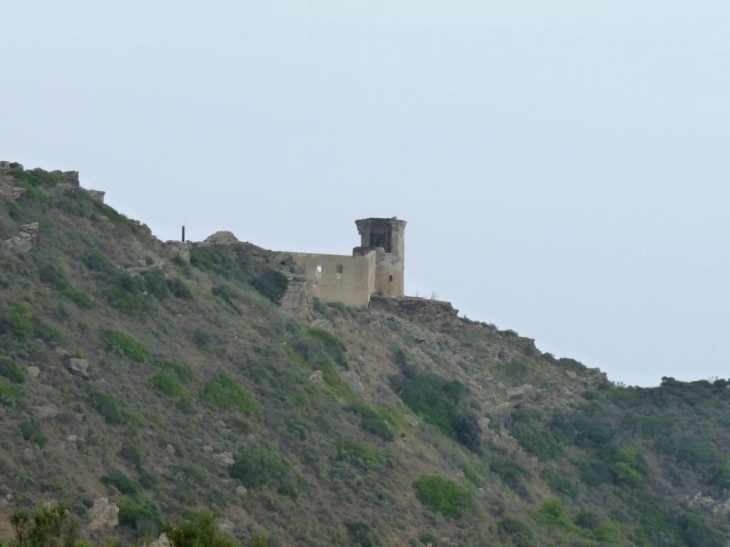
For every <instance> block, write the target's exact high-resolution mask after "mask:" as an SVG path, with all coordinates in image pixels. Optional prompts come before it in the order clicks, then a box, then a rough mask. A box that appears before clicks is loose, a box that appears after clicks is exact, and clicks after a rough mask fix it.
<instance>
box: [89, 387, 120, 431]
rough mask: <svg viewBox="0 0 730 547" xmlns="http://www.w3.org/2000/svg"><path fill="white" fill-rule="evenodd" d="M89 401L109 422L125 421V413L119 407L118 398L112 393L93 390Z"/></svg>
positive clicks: (115, 423)
mask: <svg viewBox="0 0 730 547" xmlns="http://www.w3.org/2000/svg"><path fill="white" fill-rule="evenodd" d="M89 402H90V403H91V406H92V408H94V410H96V411H97V412H98V413H99V414H101V416H102V417H103V418H104V419H105V420H106V422H107V423H109V424H111V425H118V424H122V423H124V421H125V420H124V415H123V414H122V411H121V410H120V409H119V405H118V404H117V401H116V399H115V398H114V396H113V395H111V394H110V393H107V392H105V391H99V390H93V391H92V392H91V393H90V394H89Z"/></svg>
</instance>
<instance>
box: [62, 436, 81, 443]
mask: <svg viewBox="0 0 730 547" xmlns="http://www.w3.org/2000/svg"><path fill="white" fill-rule="evenodd" d="M64 440H65V441H66V442H67V443H75V442H77V441H78V440H79V437H78V435H68V436H67V437H66V438H65V439H64Z"/></svg>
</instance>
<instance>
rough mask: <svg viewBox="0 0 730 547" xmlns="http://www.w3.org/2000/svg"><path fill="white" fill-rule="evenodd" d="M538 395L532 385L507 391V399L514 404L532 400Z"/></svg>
mask: <svg viewBox="0 0 730 547" xmlns="http://www.w3.org/2000/svg"><path fill="white" fill-rule="evenodd" d="M536 394H537V391H536V390H535V388H534V387H532V386H531V385H530V384H524V385H521V386H519V387H513V388H511V389H508V390H507V398H508V399H509V400H510V401H512V402H515V401H524V400H525V399H532V398H533V397H535V395H536Z"/></svg>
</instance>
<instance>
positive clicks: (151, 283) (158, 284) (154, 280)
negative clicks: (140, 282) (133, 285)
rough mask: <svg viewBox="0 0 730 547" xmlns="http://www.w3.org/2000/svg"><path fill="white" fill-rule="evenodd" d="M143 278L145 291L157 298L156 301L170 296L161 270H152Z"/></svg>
mask: <svg viewBox="0 0 730 547" xmlns="http://www.w3.org/2000/svg"><path fill="white" fill-rule="evenodd" d="M142 277H143V278H144V284H145V287H146V288H147V291H148V292H149V293H150V294H151V295H152V296H154V297H155V298H157V300H164V299H165V298H167V297H168V296H169V295H170V290H169V288H168V286H167V279H166V278H165V274H164V272H163V271H162V270H152V271H150V272H146V273H144V274H143V276H142Z"/></svg>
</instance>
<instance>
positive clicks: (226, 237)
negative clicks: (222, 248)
mask: <svg viewBox="0 0 730 547" xmlns="http://www.w3.org/2000/svg"><path fill="white" fill-rule="evenodd" d="M231 243H238V239H237V238H236V236H234V235H233V232H226V231H222V232H216V233H214V234H213V235H210V236H208V237H207V238H205V241H203V243H202V244H203V245H230V244H231Z"/></svg>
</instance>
